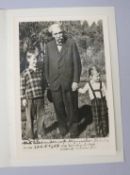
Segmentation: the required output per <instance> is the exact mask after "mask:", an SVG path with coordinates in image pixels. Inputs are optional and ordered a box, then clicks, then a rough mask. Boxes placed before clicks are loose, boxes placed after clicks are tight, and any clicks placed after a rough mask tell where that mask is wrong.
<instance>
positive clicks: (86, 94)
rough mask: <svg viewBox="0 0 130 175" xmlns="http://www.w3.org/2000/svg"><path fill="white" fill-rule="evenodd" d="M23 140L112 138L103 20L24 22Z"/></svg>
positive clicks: (21, 28)
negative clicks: (110, 136)
mask: <svg viewBox="0 0 130 175" xmlns="http://www.w3.org/2000/svg"><path fill="white" fill-rule="evenodd" d="M19 45H20V47H19V48H20V51H19V52H20V77H21V83H20V90H21V126H22V139H23V140H26V139H62V138H63V139H65V138H66V139H67V138H102V137H109V112H108V105H107V81H106V64H105V53H104V35H103V22H102V20H101V19H99V20H93V21H89V19H88V20H82V21H81V20H75V21H47V22H20V23H19Z"/></svg>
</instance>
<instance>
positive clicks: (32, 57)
mask: <svg viewBox="0 0 130 175" xmlns="http://www.w3.org/2000/svg"><path fill="white" fill-rule="evenodd" d="M26 59H27V62H28V68H27V69H25V70H24V71H23V72H22V73H21V103H22V105H23V107H25V112H26V137H27V139H28V138H30V139H35V138H39V139H40V138H42V135H43V134H44V128H43V119H44V118H43V107H44V99H43V98H44V88H43V87H44V76H43V71H42V69H39V68H38V67H37V58H36V54H35V49H32V48H31V49H28V50H27V53H26ZM34 124H36V126H35V125H34Z"/></svg>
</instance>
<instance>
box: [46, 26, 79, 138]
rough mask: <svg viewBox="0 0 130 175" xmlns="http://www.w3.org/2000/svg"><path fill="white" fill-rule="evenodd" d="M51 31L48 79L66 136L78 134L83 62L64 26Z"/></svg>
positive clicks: (48, 50)
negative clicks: (79, 94) (79, 92)
mask: <svg viewBox="0 0 130 175" xmlns="http://www.w3.org/2000/svg"><path fill="white" fill-rule="evenodd" d="M49 31H50V32H51V33H52V36H53V38H54V40H52V41H50V42H49V43H48V44H47V47H46V63H45V71H46V79H47V82H48V85H49V87H50V90H51V92H52V98H53V103H54V108H55V112H56V116H57V120H58V124H59V130H60V133H61V135H62V137H64V136H65V135H66V134H67V132H68V131H69V132H70V137H72V138H75V137H77V135H78V92H77V89H78V83H79V81H80V74H81V61H80V56H79V52H78V48H77V46H76V43H75V41H74V40H73V39H70V38H66V37H65V35H64V32H63V30H62V27H61V25H60V24H53V25H51V26H50V28H49Z"/></svg>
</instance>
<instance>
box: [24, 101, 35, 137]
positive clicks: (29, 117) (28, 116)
mask: <svg viewBox="0 0 130 175" xmlns="http://www.w3.org/2000/svg"><path fill="white" fill-rule="evenodd" d="M26 137H27V138H30V139H33V137H34V134H33V119H32V100H28V101H27V106H26Z"/></svg>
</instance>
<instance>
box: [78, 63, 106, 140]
mask: <svg viewBox="0 0 130 175" xmlns="http://www.w3.org/2000/svg"><path fill="white" fill-rule="evenodd" d="M89 79H90V80H89V82H87V83H86V84H85V86H84V87H83V88H79V90H78V91H79V93H82V94H84V93H85V92H87V91H88V93H89V97H90V100H91V108H92V115H93V120H94V124H95V131H96V136H97V137H105V136H107V135H108V109H107V103H106V98H105V85H104V83H103V82H101V80H100V74H99V72H98V70H97V68H96V67H95V66H93V67H91V68H90V69H89Z"/></svg>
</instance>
